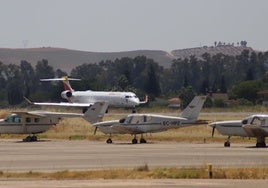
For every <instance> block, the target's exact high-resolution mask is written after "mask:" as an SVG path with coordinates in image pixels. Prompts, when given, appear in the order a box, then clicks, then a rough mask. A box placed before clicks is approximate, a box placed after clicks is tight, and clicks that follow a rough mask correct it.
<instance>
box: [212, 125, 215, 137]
mask: <svg viewBox="0 0 268 188" xmlns="http://www.w3.org/2000/svg"><path fill="white" fill-rule="evenodd" d="M215 128H216V126H214V127H213V128H212V134H211V137H212V138H213V137H214V133H215Z"/></svg>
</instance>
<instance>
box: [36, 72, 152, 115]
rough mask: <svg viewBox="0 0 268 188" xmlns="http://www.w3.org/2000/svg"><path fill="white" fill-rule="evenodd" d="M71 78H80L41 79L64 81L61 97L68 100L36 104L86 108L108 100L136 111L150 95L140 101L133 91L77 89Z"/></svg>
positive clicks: (114, 104) (114, 105)
mask: <svg viewBox="0 0 268 188" xmlns="http://www.w3.org/2000/svg"><path fill="white" fill-rule="evenodd" d="M69 80H80V79H75V78H68V77H67V76H63V77H62V78H52V79H41V80H40V81H62V82H63V85H64V89H65V90H64V91H63V92H62V93H61V97H62V98H63V99H66V100H67V101H68V102H61V103H39V102H34V104H36V105H48V106H73V107H84V108H85V109H86V108H87V107H89V106H91V105H92V104H94V103H96V102H103V101H105V102H107V103H108V105H109V106H111V107H123V108H131V109H132V112H133V113H135V112H136V110H135V107H136V106H138V105H140V104H144V103H147V101H148V97H147V96H146V97H145V100H144V101H140V100H139V98H138V97H137V96H136V94H135V93H133V92H116V91H91V90H87V91H75V90H74V89H73V88H72V87H71V85H70V83H69Z"/></svg>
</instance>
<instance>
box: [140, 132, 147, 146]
mask: <svg viewBox="0 0 268 188" xmlns="http://www.w3.org/2000/svg"><path fill="white" fill-rule="evenodd" d="M140 143H141V144H145V143H147V141H146V140H145V139H144V138H143V134H141V139H140Z"/></svg>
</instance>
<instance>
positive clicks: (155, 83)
mask: <svg viewBox="0 0 268 188" xmlns="http://www.w3.org/2000/svg"><path fill="white" fill-rule="evenodd" d="M147 75H148V76H147V79H146V81H145V88H144V90H145V92H146V93H148V94H149V95H150V96H151V97H152V98H154V97H157V96H159V95H160V93H161V90H160V85H159V79H158V76H157V74H156V71H155V67H154V65H153V64H152V63H150V64H149V65H148V67H147Z"/></svg>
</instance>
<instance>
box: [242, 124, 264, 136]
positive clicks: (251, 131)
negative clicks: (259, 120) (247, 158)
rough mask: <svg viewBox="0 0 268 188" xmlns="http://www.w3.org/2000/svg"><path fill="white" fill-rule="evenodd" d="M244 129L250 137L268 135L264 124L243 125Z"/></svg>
mask: <svg viewBox="0 0 268 188" xmlns="http://www.w3.org/2000/svg"><path fill="white" fill-rule="evenodd" d="M242 127H243V129H244V130H245V131H246V133H247V134H248V136H249V137H259V136H264V137H266V136H268V132H267V131H266V130H265V128H264V127H263V126H256V125H243V126H242Z"/></svg>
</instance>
